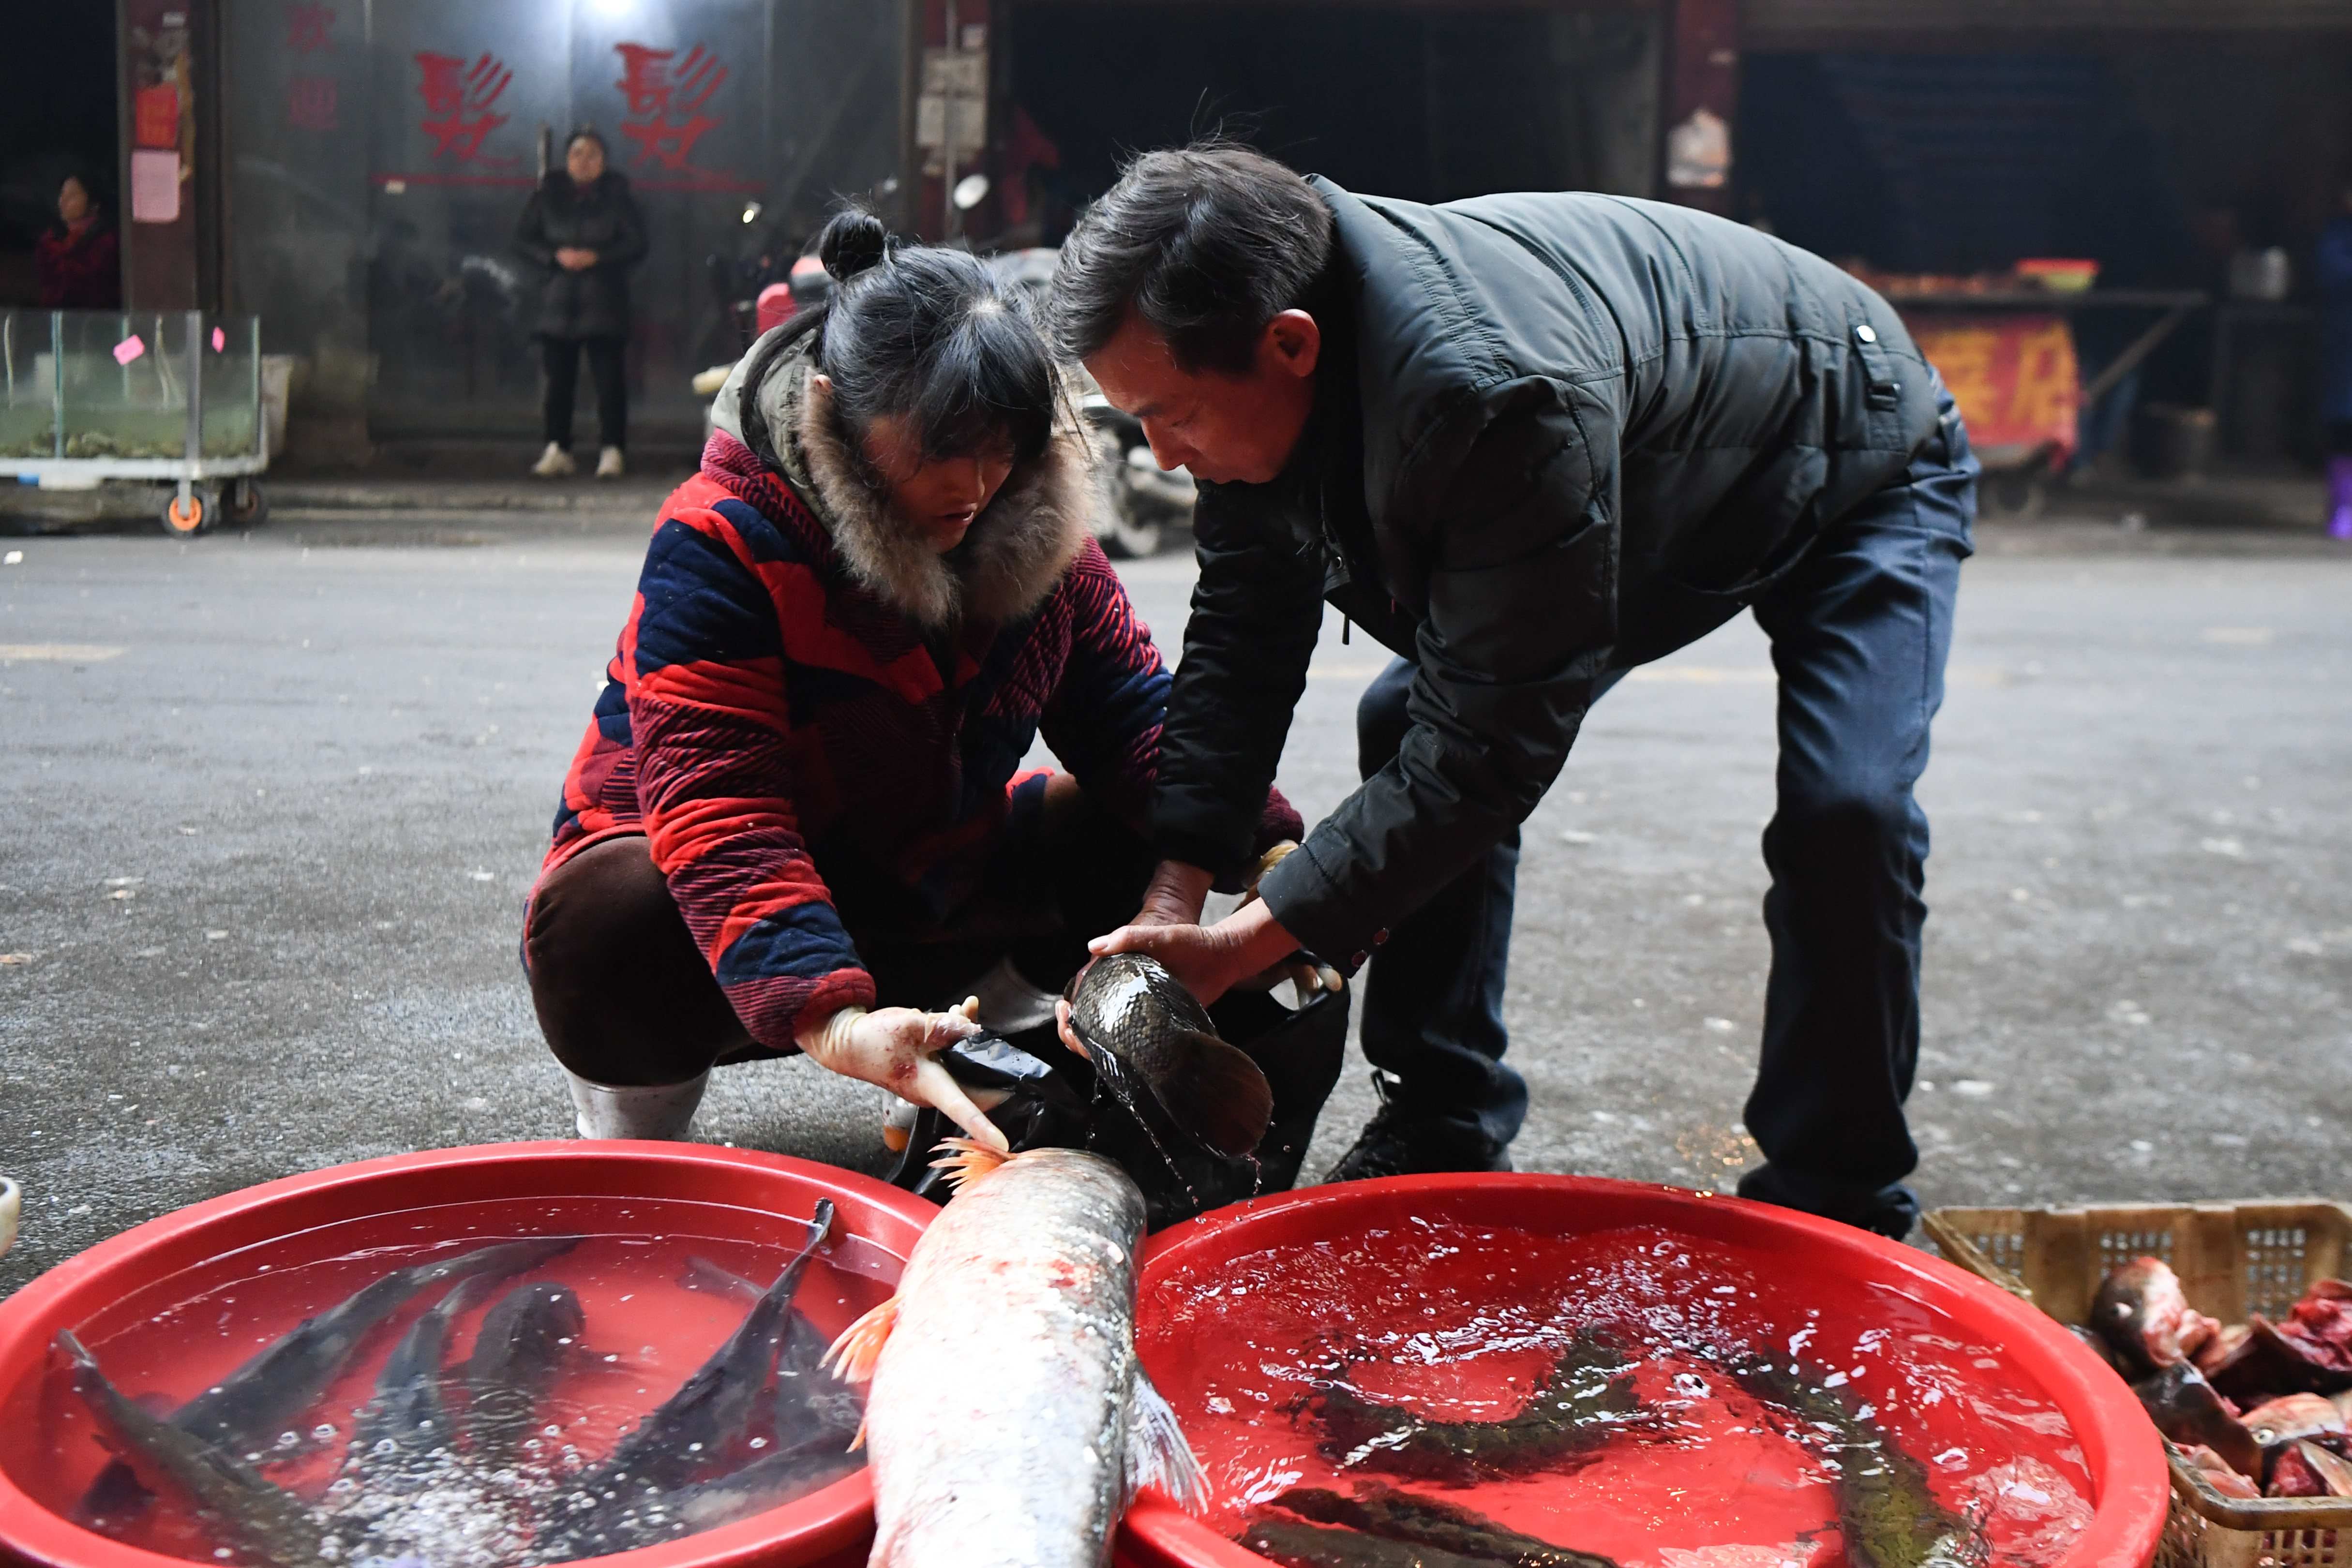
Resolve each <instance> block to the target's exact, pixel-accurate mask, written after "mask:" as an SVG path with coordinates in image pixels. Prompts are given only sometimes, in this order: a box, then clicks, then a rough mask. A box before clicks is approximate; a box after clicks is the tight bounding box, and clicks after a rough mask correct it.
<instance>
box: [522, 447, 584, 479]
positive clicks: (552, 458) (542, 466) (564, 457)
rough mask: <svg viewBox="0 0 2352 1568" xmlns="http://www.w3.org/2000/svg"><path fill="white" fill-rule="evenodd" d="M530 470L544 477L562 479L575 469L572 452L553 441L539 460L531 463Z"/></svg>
mask: <svg viewBox="0 0 2352 1568" xmlns="http://www.w3.org/2000/svg"><path fill="white" fill-rule="evenodd" d="M530 471H531V472H532V473H533V474H536V475H538V476H540V477H541V478H542V479H561V478H562V477H563V476H565V475H567V474H570V473H572V472H573V471H574V465H573V464H572V454H570V453H569V452H566V451H564V450H563V448H562V447H561V446H558V445H557V444H555V443H553V442H552V441H551V442H549V443H548V444H547V450H546V451H544V452H542V453H541V454H540V455H539V461H538V462H536V463H534V464H532V465H530Z"/></svg>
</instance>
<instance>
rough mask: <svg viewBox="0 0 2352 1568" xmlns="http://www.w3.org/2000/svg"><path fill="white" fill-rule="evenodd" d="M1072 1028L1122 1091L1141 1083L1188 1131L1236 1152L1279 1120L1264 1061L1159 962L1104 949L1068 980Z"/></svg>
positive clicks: (1091, 1057) (1231, 1154) (1255, 1141)
mask: <svg viewBox="0 0 2352 1568" xmlns="http://www.w3.org/2000/svg"><path fill="white" fill-rule="evenodd" d="M1070 1028H1071V1030H1072V1031H1073V1032H1075V1033H1076V1035H1077V1037H1078V1040H1079V1042H1080V1043H1081V1044H1083V1045H1084V1046H1085V1047H1086V1048H1087V1060H1089V1061H1092V1062H1093V1063H1094V1064H1095V1070H1096V1071H1097V1072H1098V1073H1101V1074H1102V1075H1103V1076H1104V1077H1105V1078H1107V1079H1108V1080H1109V1081H1110V1082H1111V1084H1112V1086H1113V1088H1114V1089H1115V1090H1119V1091H1122V1097H1123V1098H1124V1097H1131V1095H1132V1092H1133V1090H1132V1085H1133V1084H1137V1083H1139V1084H1141V1085H1142V1086H1143V1087H1144V1088H1146V1089H1148V1090H1149V1091H1150V1093H1151V1097H1152V1098H1153V1099H1154V1100H1155V1101H1157V1102H1158V1103H1160V1106H1161V1107H1162V1108H1164V1109H1165V1110H1166V1111H1167V1113H1168V1114H1169V1117H1170V1119H1171V1120H1172V1121H1173V1122H1174V1123H1175V1124H1176V1125H1177V1126H1178V1127H1180V1128H1181V1129H1182V1130H1183V1132H1184V1133H1185V1134H1187V1135H1188V1136H1191V1137H1194V1138H1197V1139H1199V1140H1200V1141H1201V1142H1202V1144H1203V1145H1206V1146H1208V1147H1209V1148H1212V1149H1214V1150H1216V1151H1217V1152H1218V1153H1219V1154H1222V1155H1227V1156H1229V1157H1231V1158H1234V1159H1239V1158H1240V1157H1241V1156H1242V1155H1246V1154H1248V1153H1250V1152H1251V1151H1252V1150H1253V1149H1255V1148H1256V1147H1257V1146H1258V1145H1259V1143H1260V1142H1262V1141H1263V1140H1264V1139H1265V1130H1266V1127H1267V1126H1268V1125H1269V1124H1271V1123H1272V1121H1273V1118H1274V1091H1273V1090H1272V1089H1271V1088H1270V1087H1268V1085H1267V1083H1266V1081H1265V1072H1264V1071H1261V1070H1260V1069H1259V1067H1258V1064H1257V1063H1256V1062H1255V1061H1251V1060H1250V1059H1249V1057H1248V1056H1247V1055H1246V1054H1244V1052H1243V1051H1240V1050H1238V1049H1236V1048H1235V1047H1234V1046H1231V1045H1228V1044H1226V1043H1225V1042H1224V1041H1223V1040H1220V1039H1219V1038H1217V1026H1216V1025H1215V1024H1214V1023H1213V1022H1211V1021H1210V1019H1209V1013H1208V1009H1206V1008H1203V1007H1202V1005H1201V1004H1200V1002H1199V1001H1198V1000H1197V999H1195V998H1194V997H1193V995H1192V992H1190V991H1188V990H1186V989H1185V988H1184V987H1183V984H1182V982H1181V981H1180V980H1178V979H1177V978H1176V977H1175V976H1173V975H1171V974H1170V973H1169V972H1168V971H1167V969H1166V968H1164V967H1161V965H1160V962H1159V960H1158V959H1156V958H1147V957H1145V956H1143V955H1142V954H1140V953H1106V954H1105V955H1103V956H1101V957H1099V958H1097V959H1096V960H1094V962H1092V963H1090V964H1088V965H1087V967H1085V968H1083V969H1081V970H1079V971H1078V972H1077V975H1076V977H1074V978H1073V979H1072V980H1071V981H1070Z"/></svg>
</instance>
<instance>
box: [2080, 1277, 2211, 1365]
mask: <svg viewBox="0 0 2352 1568" xmlns="http://www.w3.org/2000/svg"><path fill="white" fill-rule="evenodd" d="M2188 1317H2189V1298H2188V1296H2187V1295H2186V1294H2185V1293H2184V1292H2183V1291H2182V1290H2181V1288H2180V1277H2179V1275H2177V1274H2175V1273H2174V1272H2173V1271H2172V1269H2171V1266H2170V1265H2168V1264H2167V1263H2166V1262H2165V1261H2164V1260H2162V1259H2161V1258H2135V1259H2133V1260H2131V1261H2130V1262H2128V1263H2125V1264H2122V1265H2120V1266H2119V1267H2117V1268H2115V1269H2111V1270H2108V1271H2107V1277H2106V1278H2105V1280H2103V1281H2100V1283H2099V1291H2098V1294H2097V1295H2096V1296H2095V1297H2094V1298H2093V1299H2092V1301H2091V1327H2092V1328H2094V1329H2095V1330H2096V1331H2097V1332H2098V1333H2099V1335H2100V1337H2102V1338H2103V1339H2105V1341H2106V1342H2107V1343H2109V1344H2111V1345H2113V1346H2115V1347H2116V1351H2117V1353H2118V1354H2121V1355H2122V1356H2123V1357H2124V1358H2125V1359H2126V1361H2127V1362H2129V1363H2130V1364H2132V1365H2133V1366H2134V1367H2136V1368H2139V1369H2142V1370H2145V1371H2153V1370H2155V1369H2156V1368H2158V1367H2164V1366H2170V1365H2172V1364H2175V1363H2177V1362H2179V1361H2180V1360H2181V1359H2182V1353H2181V1349H2180V1331H2181V1328H2182V1325H2183V1323H2184V1322H2185V1320H2186V1319H2187V1318H2188Z"/></svg>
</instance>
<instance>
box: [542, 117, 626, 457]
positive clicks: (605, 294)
mask: <svg viewBox="0 0 2352 1568" xmlns="http://www.w3.org/2000/svg"><path fill="white" fill-rule="evenodd" d="M515 249H516V250H517V251H518V252H519V253H520V254H521V256H523V258H524V259H525V260H527V261H530V262H532V263H534V264H535V265H537V266H538V267H540V268H541V270H542V271H543V272H544V273H545V275H546V276H545V281H544V283H543V284H542V285H541V289H540V296H539V325H538V326H537V328H536V329H534V335H535V336H536V337H537V338H538V339H539V340H540V346H541V351H542V352H543V353H544V354H545V356H546V363H547V402H546V415H547V421H546V425H547V450H546V451H544V452H542V453H541V454H540V455H539V461H538V462H537V463H536V464H533V465H531V470H530V471H531V472H532V473H534V474H536V475H538V476H540V477H541V478H542V479H556V478H561V477H562V476H564V475H567V474H570V473H572V471H573V470H572V390H573V388H575V387H576V386H578V384H579V380H580V350H582V349H583V348H584V349H586V350H588V373H589V374H590V375H591V376H593V377H594V378H595V382H596V425H597V439H598V441H599V442H600V443H601V444H602V445H603V447H604V450H603V451H602V452H600V453H598V454H597V456H596V477H598V478H599V479H617V478H619V477H620V476H621V475H622V473H623V463H622V458H621V448H622V447H623V446H624V445H625V444H626V437H627V431H628V423H629V390H628V386H627V383H626V382H625V381H624V380H623V367H622V353H623V350H624V349H625V347H626V345H627V342H628V337H629V278H628V270H629V268H631V267H635V266H636V264H637V263H639V262H640V261H643V260H644V259H645V257H646V220H645V218H644V217H643V216H642V215H640V214H639V213H638V212H637V204H636V203H635V201H634V200H632V199H631V198H630V195H629V183H628V181H627V180H626V179H625V178H623V177H622V176H621V175H620V174H618V173H615V172H614V171H612V170H610V169H608V168H606V167H605V166H604V138H603V137H601V136H599V135H597V134H596V133H595V132H594V131H590V130H587V129H586V128H584V127H583V129H581V130H579V131H573V132H572V140H571V141H570V142H568V143H567V144H566V145H565V147H564V150H563V168H562V172H554V171H550V172H549V173H548V176H547V178H546V179H544V180H542V181H541V182H540V186H539V189H538V190H537V191H536V192H534V193H532V194H531V198H530V204H528V205H526V206H525V207H524V208H523V210H522V222H521V223H520V225H517V226H516V229H515Z"/></svg>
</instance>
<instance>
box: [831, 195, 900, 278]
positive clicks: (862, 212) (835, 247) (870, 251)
mask: <svg viewBox="0 0 2352 1568" xmlns="http://www.w3.org/2000/svg"><path fill="white" fill-rule="evenodd" d="M889 253H890V231H889V230H888V229H887V228H885V227H883V226H882V220H881V219H880V218H877V217H876V216H875V215H874V214H872V213H869V212H867V211H866V209H864V208H863V207H846V208H844V209H843V210H842V211H840V212H837V213H835V214H833V217H832V219H831V220H830V221H829V222H827V223H826V225H824V233H822V234H820V235H817V241H816V255H817V259H818V260H819V261H822V262H823V263H824V269H825V271H827V272H828V273H831V274H832V275H833V278H834V281H835V282H836V283H846V282H848V281H849V280H850V279H851V278H853V277H856V276H857V275H858V274H859V273H861V272H864V271H865V270H866V268H867V267H878V266H880V265H881V262H882V258H883V257H884V256H887V255H889Z"/></svg>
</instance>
